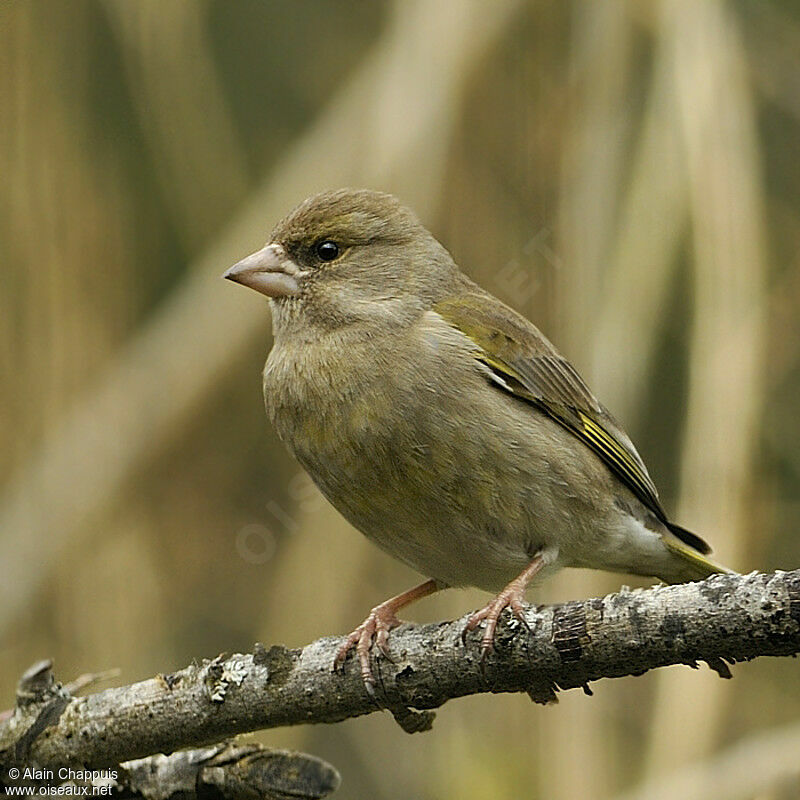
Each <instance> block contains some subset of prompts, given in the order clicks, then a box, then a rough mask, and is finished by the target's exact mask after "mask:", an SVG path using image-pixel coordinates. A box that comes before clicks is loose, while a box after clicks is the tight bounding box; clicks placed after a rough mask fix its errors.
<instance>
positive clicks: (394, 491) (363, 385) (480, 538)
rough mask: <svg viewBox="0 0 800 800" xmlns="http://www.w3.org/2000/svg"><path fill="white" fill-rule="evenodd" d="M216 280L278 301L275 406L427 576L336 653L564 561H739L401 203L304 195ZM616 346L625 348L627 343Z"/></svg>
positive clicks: (669, 567)
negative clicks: (680, 509) (685, 513)
mask: <svg viewBox="0 0 800 800" xmlns="http://www.w3.org/2000/svg"><path fill="white" fill-rule="evenodd" d="M223 277H225V278H227V279H229V280H231V281H234V282H237V283H239V284H242V285H244V286H246V287H249V288H251V289H254V290H255V291H257V292H259V293H261V294H262V295H265V296H266V297H268V298H269V305H270V307H271V313H272V329H273V346H272V348H271V350H270V352H269V355H268V358H267V361H266V365H265V367H264V372H263V392H264V401H265V406H266V410H267V414H268V416H269V418H270V420H271V422H272V424H273V425H274V427H275V429H276V431H277V433H278V436H279V437H280V439H281V440H282V441H283V442H284V443H285V444H286V446H287V447H288V449H289V451H290V452H291V453H292V454H293V455H294V457H295V458H296V459H297V461H298V462H299V463H300V464H301V465H302V467H303V468H304V469H305V470H306V471H307V472H308V474H309V475H310V476H311V478H312V479H313V481H314V482H315V483H316V485H317V486H318V487H319V489H320V490H321V492H322V494H323V495H324V496H325V497H326V498H327V499H328V500H329V501H330V503H331V504H332V505H333V506H334V507H335V508H336V509H338V511H339V512H340V513H341V514H342V515H343V516H344V517H345V518H346V519H347V520H348V521H349V522H350V523H352V525H353V526H355V528H357V529H358V530H359V531H361V533H363V534H364V535H365V536H366V537H367V538H368V539H370V540H371V541H373V542H374V543H375V544H377V545H378V546H379V547H380V548H382V549H383V550H385V551H386V552H387V553H389V554H390V555H392V556H394V557H395V558H396V559H399V560H400V561H402V562H403V563H405V564H407V565H409V566H411V567H412V568H413V569H415V570H416V571H418V572H419V573H421V574H422V575H423V576H425V577H426V580H425V581H424V582H422V583H420V584H419V585H418V586H415V587H414V588H412V589H410V590H408V591H405V592H403V593H401V594H398V595H396V596H395V597H392V598H390V599H389V600H386V601H385V602H383V603H380V604H378V605H376V606H375V607H374V608H373V609H372V610H371V611H370V613H369V614H368V616H367V617H366V619H365V620H364V622H362V623H361V624H360V625H359V626H358V627H357V628H356V629H355V630H354V631H353V632H352V633H351V634H350V635H349V636H347V638H346V639H345V640H344V643H343V644H342V645H341V647H340V648H339V649H338V651H337V654H336V658H335V662H334V667H335V668H342V667H343V665H344V663H345V662H346V660H347V657H348V655H349V653H350V652H351V651H352V650H355V653H356V656H357V659H358V662H359V669H360V673H361V677H362V679H363V681H364V684H365V685H366V687H367V689H368V690H370V691H371V692H374V685H375V681H374V676H373V672H372V666H371V653H372V651H373V648H374V647H377V648H378V649H379V651H380V652H381V653H383V654H384V655H385V656H387V657H391V656H390V653H391V651H390V646H389V634H390V631H391V630H392V629H393V628H395V627H396V626H397V625H399V624H400V620H399V618H398V616H397V614H398V612H399V611H400V610H401V609H403V608H404V607H406V606H408V605H409V604H410V603H412V602H414V601H416V600H419V599H420V598H422V597H425V596H427V595H430V594H432V593H434V592H436V591H439V590H441V589H444V588H449V587H466V586H472V587H478V588H480V589H483V590H485V591H487V592H490V593H492V594H493V595H494V597H493V599H492V600H490V601H489V602H488V603H487V604H486V606H485V607H483V608H482V609H480V610H478V611H476V612H474V613H473V614H472V615H471V616H470V617H469V618H468V621H467V623H466V625H465V627H464V633H465V634H466V633H467V632H468V631H474V630H475V629H477V628H479V627H480V626H483V632H482V635H481V644H480V647H481V653H482V655H484V656H485V654H486V653H487V652H488V651H489V650H491V648H492V646H493V642H494V636H495V631H496V627H497V624H498V620H499V619H500V615H501V614H502V613H503V611H504V610H505V609H506V608H509V609H510V612H511V613H512V614H513V615H515V616H516V617H517V618H519V619H520V620H521V621H522V622H524V621H525V620H524V616H523V612H524V606H523V601H524V596H525V592H526V590H527V589H528V588H529V586H531V585H532V584H534V583H538V582H540V581H541V580H543V579H545V578H546V577H548V576H550V575H552V574H553V573H555V572H556V571H558V570H559V569H561V568H562V567H578V568H594V569H601V570H607V571H612V572H621V573H628V574H636V575H642V576H648V577H653V578H657V579H660V580H662V581H664V582H667V583H682V582H686V581H693V580H702V579H704V578H706V577H708V576H710V575H712V574H714V573H717V572H730V570H728V569H726V568H725V567H723V566H721V565H719V564H716V563H714V562H713V561H712V560H710V559H709V558H708V554H709V553H710V547H709V545H708V544H707V543H706V542H705V541H704V540H703V539H701V538H700V537H699V536H697V535H696V534H694V533H691V532H690V531H688V530H686V529H684V528H682V527H680V526H678V525H676V524H674V523H673V522H671V521H670V520H669V519H668V517H667V514H666V512H665V511H664V508H663V506H662V505H661V502H660V500H659V496H658V491H657V490H656V487H655V485H654V483H653V481H652V479H651V478H650V475H649V473H648V471H647V468H646V466H645V464H644V462H643V461H642V459H641V457H640V456H639V453H638V452H637V450H636V448H635V446H634V444H633V442H632V441H631V439H630V438H629V437H628V435H627V434H626V433H625V431H624V430H623V429H622V427H621V426H620V424H619V423H618V422H617V421H616V420H615V419H614V417H613V416H612V415H611V413H610V412H609V411H608V410H607V409H606V408H605V407H604V406H603V405H602V404H601V403H600V401H599V400H597V398H596V397H595V395H594V394H593V393H592V391H591V390H590V389H589V387H588V386H587V384H586V382H585V381H584V380H583V379H582V378H581V376H580V375H579V373H578V372H577V370H576V369H575V368H574V367H573V366H572V364H570V362H569V361H568V360H567V359H566V358H564V357H563V356H562V355H561V354H560V353H559V352H558V350H556V348H555V347H554V346H553V345H552V344H551V343H550V341H549V340H548V339H547V338H546V337H545V336H544V334H542V333H541V332H540V331H539V329H538V328H537V327H536V326H535V325H534V324H533V323H532V322H530V321H529V320H527V319H526V318H525V317H523V316H522V315H521V314H519V313H517V312H516V311H514V310H513V309H512V308H510V307H509V306H507V305H506V304H504V303H503V302H501V301H500V300H499V299H497V298H496V297H494V296H493V295H492V294H490V293H489V292H488V291H486V290H485V289H483V288H481V287H480V286H479V285H478V284H476V283H475V282H474V281H472V280H471V279H470V278H469V277H467V275H466V274H465V273H464V272H462V271H461V269H459V267H458V266H457V265H456V263H455V261H454V260H453V258H452V256H451V255H450V253H449V252H448V251H447V250H446V249H445V247H444V246H443V245H442V244H441V243H440V242H439V241H438V240H437V239H436V238H435V237H434V236H433V235H432V234H431V233H430V232H429V231H428V230H427V229H426V228H425V227H424V226H423V225H422V223H421V222H420V221H419V219H418V218H417V217H416V216H415V214H414V213H413V212H412V211H411V210H409V209H408V208H407V207H405V206H404V205H403V204H402V203H401V202H400V201H399V200H398V199H397V198H396V197H394V196H393V195H390V194H386V193H383V192H377V191H372V190H368V189H351V188H344V189H336V190H330V191H325V192H322V193H319V194H316V195H314V196H311V197H309V198H307V199H306V200H304V201H303V202H301V203H300V204H299V205H298V206H297V207H296V208H295V209H294V210H292V211H291V212H289V213H288V215H287V216H286V217H284V219H282V220H281V221H280V222H278V224H277V225H276V226H275V228H274V230H273V231H272V233H271V235H270V236H269V238H268V241H267V243H266V244H265V245H264V247H263V248H261V249H259V250H257V251H256V252H254V253H253V254H251V255H249V256H247V257H246V258H244V259H242V260H241V261H239V262H237V263H236V264H234V265H233V266H232V267H230V268H229V269H228V270H227V271H226V272H225V273H224V276H223ZM623 355H624V354H623Z"/></svg>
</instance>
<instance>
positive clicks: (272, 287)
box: [222, 244, 300, 297]
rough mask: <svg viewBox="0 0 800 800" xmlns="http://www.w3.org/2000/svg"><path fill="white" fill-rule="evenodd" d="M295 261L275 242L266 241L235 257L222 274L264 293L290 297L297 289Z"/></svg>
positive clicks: (297, 291)
mask: <svg viewBox="0 0 800 800" xmlns="http://www.w3.org/2000/svg"><path fill="white" fill-rule="evenodd" d="M299 274H300V270H299V269H298V268H297V265H296V264H295V263H294V262H293V261H292V260H291V259H289V258H288V257H287V256H286V253H285V252H284V250H283V248H282V247H281V246H280V245H279V244H268V245H267V246H266V247H262V248H261V250H257V251H256V252H255V253H252V254H250V255H249V256H247V257H246V258H243V259H242V260H241V261H237V262H236V263H235V264H234V265H233V266H232V267H231V268H230V269H229V270H228V271H227V272H226V273H225V274H224V275H223V276H222V277H223V278H227V279H228V280H229V281H235V282H236V283H241V284H242V286H249V287H250V288H251V289H255V290H256V291H257V292H261V294H265V295H266V296H267V297H291V296H293V295H296V294H299V293H300V287H299V285H298V283H297V278H296V277H295V276H296V275H299Z"/></svg>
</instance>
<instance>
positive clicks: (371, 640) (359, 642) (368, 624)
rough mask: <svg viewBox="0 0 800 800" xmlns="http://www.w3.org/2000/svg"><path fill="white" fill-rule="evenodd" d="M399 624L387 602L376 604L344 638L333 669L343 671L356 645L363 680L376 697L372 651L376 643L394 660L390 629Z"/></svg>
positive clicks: (371, 693)
mask: <svg viewBox="0 0 800 800" xmlns="http://www.w3.org/2000/svg"><path fill="white" fill-rule="evenodd" d="M399 624H400V620H399V619H398V618H397V616H396V615H395V613H394V610H393V609H391V608H387V607H386V604H383V605H380V606H375V608H373V609H372V611H370V612H369V616H368V617H367V618H366V619H365V620H364V621H363V622H362V623H361V624H360V625H359V626H358V627H357V628H356V629H355V630H354V631H353V632H352V633H351V634H350V635H349V636H348V637H347V638H346V639H345V640H344V643H343V644H342V645H341V647H340V648H339V649H338V650H337V651H336V657H335V658H334V660H333V669H334V670H335V671H343V669H344V662H345V660H346V659H347V654H348V653H349V652H350V651H351V650H352V649H353V648H354V647H355V650H356V655H357V656H358V661H359V665H360V671H361V680H363V681H364V686H365V688H366V690H367V692H368V693H369V694H370V696H372V697H374V696H375V676H374V675H373V673H372V665H371V663H370V651H371V650H372V646H373V644H374V645H375V646H376V647H377V648H378V650H380V652H381V654H382V655H383V656H384V657H385V658H386V659H388V660H389V661H392V656H391V653H390V652H389V631H391V630H392V629H393V628H396V627H397V626H398V625H399Z"/></svg>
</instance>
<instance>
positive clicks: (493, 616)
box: [462, 554, 544, 657]
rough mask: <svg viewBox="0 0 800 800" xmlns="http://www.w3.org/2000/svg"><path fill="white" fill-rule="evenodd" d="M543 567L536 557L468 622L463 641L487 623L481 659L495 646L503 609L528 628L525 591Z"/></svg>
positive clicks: (538, 556) (539, 558)
mask: <svg viewBox="0 0 800 800" xmlns="http://www.w3.org/2000/svg"><path fill="white" fill-rule="evenodd" d="M542 566H544V560H543V559H542V556H541V554H538V555H536V556H534V558H533V561H531V563H530V564H528V566H527V567H525V569H524V570H523V571H522V572H521V573H520V574H519V575H517V577H516V578H514V580H513V581H511V583H509V584H508V586H506V588H505V589H503V590H502V591H501V592H500V594H498V595H497V597H495V598H494V600H490V601H489V603H487V604H486V605H485V606H484V607H483V608H482V609H481V610H480V611H476V612H475V613H474V614H473V615H472V616H471V617H470V618H469V620H467V624H466V626H465V628H464V632H463V634H462V639H466V635H467V633H468V632H469V631H474V630H475V628H477V627H478V625H480V624H481V622H483V621H484V620H485V621H486V630H485V631H484V632H483V638H482V639H481V657H483V656H485V655H486V654H487V653H488V652H489V651H490V650H491V649H492V647H493V646H494V632H495V630H496V629H497V621H498V620H499V619H500V614H502V613H503V609H505V608H507V607H508V608H510V609H511V610H512V611H513V612H514V615H515V616H516V618H517V619H518V620H519V621H520V622H521V623H522V624H523V625H525V627H528V623H527V622H526V621H525V617H524V615H523V610H524V609H523V607H522V602H523V599H524V597H525V590H526V589H527V588H528V585H529V584H530V582H531V581H532V580H533V578H534V576H535V575H536V573H537V572H539V570H540V569H541V568H542Z"/></svg>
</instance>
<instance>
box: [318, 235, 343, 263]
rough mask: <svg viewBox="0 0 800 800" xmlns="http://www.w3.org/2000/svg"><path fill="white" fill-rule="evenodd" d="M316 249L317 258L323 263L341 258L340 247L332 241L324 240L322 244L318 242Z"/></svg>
mask: <svg viewBox="0 0 800 800" xmlns="http://www.w3.org/2000/svg"><path fill="white" fill-rule="evenodd" d="M314 249H315V250H316V251H317V256H319V259H320V260H321V261H333V260H334V259H336V258H338V257H339V245H338V244H336V242H332V241H331V240H330V239H323V240H322V241H321V242H317V244H316V247H315V248H314Z"/></svg>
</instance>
